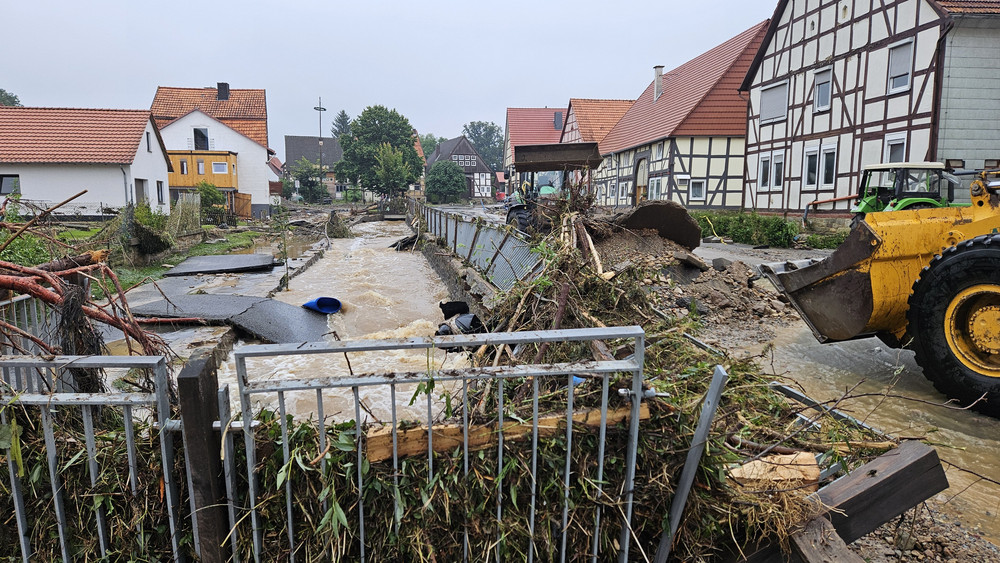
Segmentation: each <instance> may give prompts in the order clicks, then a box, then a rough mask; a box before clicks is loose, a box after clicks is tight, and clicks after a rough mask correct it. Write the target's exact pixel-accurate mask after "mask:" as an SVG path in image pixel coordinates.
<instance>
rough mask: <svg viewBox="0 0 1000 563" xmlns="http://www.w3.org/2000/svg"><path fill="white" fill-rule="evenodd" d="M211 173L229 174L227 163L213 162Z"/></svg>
mask: <svg viewBox="0 0 1000 563" xmlns="http://www.w3.org/2000/svg"><path fill="white" fill-rule="evenodd" d="M212 174H229V164H228V163H226V162H213V163H212Z"/></svg>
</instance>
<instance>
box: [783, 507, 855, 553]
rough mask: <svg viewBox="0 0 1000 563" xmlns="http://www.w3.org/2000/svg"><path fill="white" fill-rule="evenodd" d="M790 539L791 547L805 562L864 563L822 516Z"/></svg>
mask: <svg viewBox="0 0 1000 563" xmlns="http://www.w3.org/2000/svg"><path fill="white" fill-rule="evenodd" d="M791 539H792V549H793V550H794V551H795V553H796V554H798V556H799V557H801V558H802V561H804V562H805V563H864V559H862V558H861V557H860V556H859V555H858V554H856V553H854V552H853V551H851V550H850V548H848V547H847V544H846V543H844V540H843V539H841V537H840V536H838V535H837V530H836V529H835V528H834V527H833V524H831V523H830V521H829V520H827V519H826V518H823V517H819V518H816V519H814V520H812V521H811V522H809V524H807V525H806V527H805V528H803V529H802V531H800V532H798V533H796V534H794V535H792V538H791Z"/></svg>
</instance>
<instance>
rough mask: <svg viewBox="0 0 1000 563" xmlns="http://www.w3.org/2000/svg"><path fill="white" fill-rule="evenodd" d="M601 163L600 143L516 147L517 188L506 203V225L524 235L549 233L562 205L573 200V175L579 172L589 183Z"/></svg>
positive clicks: (515, 182)
mask: <svg viewBox="0 0 1000 563" xmlns="http://www.w3.org/2000/svg"><path fill="white" fill-rule="evenodd" d="M601 160H602V159H601V154H600V152H599V151H598V149H597V143H564V144H558V143H557V144H548V145H520V146H517V147H514V166H513V169H514V173H513V174H511V176H510V177H511V182H512V183H514V184H515V185H516V188H515V191H514V192H513V193H512V194H511V195H510V197H508V198H506V199H505V200H504V206H505V207H506V210H507V224H508V225H511V226H512V227H514V228H515V229H517V230H519V231H521V232H524V233H532V232H546V231H548V230H550V229H551V227H552V219H553V218H554V217H555V216H556V215H558V213H559V210H560V208H561V206H562V204H563V203H568V202H571V201H572V198H573V197H574V195H573V190H572V189H571V184H572V183H573V181H574V180H575V178H572V177H571V176H573V175H574V173H577V174H579V176H580V179H583V180H585V181H587V182H589V181H590V174H589V173H588V172H589V171H590V170H594V169H596V168H597V167H598V166H600V164H601ZM518 182H519V183H518ZM586 191H587V192H589V189H587V190H586ZM579 195H580V194H577V196H579Z"/></svg>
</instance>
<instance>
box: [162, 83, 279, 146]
mask: <svg viewBox="0 0 1000 563" xmlns="http://www.w3.org/2000/svg"><path fill="white" fill-rule="evenodd" d="M217 97H218V90H217V89H216V88H172V87H167V86H160V87H159V88H157V89H156V96H154V97H153V106H152V110H153V118H154V119H155V120H156V125H157V126H159V127H160V128H161V129H162V128H163V127H165V126H166V125H168V124H169V123H171V122H172V121H174V120H175V119H178V118H180V117H183V116H185V115H187V114H188V113H190V112H191V111H192V110H195V109H198V110H201V111H203V112H205V113H206V114H207V115H209V116H211V117H214V118H215V119H218V120H219V121H221V122H222V123H225V124H226V125H227V126H229V127H232V128H233V129H235V130H236V131H239V132H240V133H243V134H244V135H246V136H247V137H250V138H251V139H253V141H254V142H256V143H259V144H260V145H262V146H263V147H265V148H267V146H268V144H267V100H266V99H265V96H264V90H262V89H239V90H237V89H232V88H231V89H230V90H229V99H228V100H219V99H217Z"/></svg>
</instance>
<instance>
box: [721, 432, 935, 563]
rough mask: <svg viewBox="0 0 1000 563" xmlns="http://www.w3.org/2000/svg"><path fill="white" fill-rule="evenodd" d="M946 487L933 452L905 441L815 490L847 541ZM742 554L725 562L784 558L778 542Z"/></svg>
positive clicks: (771, 561) (772, 562)
mask: <svg viewBox="0 0 1000 563" xmlns="http://www.w3.org/2000/svg"><path fill="white" fill-rule="evenodd" d="M947 488H948V478H947V477H946V476H945V474H944V468H943V467H942V466H941V461H940V460H939V459H938V455H937V451H936V450H935V449H934V448H932V447H930V446H928V445H925V444H922V443H920V442H917V441H907V442H903V443H902V444H900V446H899V447H898V448H896V449H894V450H892V451H890V452H886V453H884V454H882V455H881V456H879V457H877V458H875V459H873V460H872V461H870V462H869V463H866V464H865V465H863V466H861V467H859V468H858V469H855V470H854V471H852V472H851V473H850V474H848V475H845V476H844V477H841V478H840V479H837V480H836V481H834V482H833V483H830V484H829V485H827V486H826V487H823V488H822V489H820V490H819V492H817V493H816V495H818V497H819V499H820V501H821V502H822V503H823V505H824V506H827V507H829V508H830V509H831V512H830V513H829V518H830V522H831V523H832V525H833V527H834V528H835V529H836V530H837V534H838V535H839V536H840V537H841V539H843V540H844V542H845V543H851V542H853V541H854V540H856V539H858V538H860V537H862V536H864V535H867V534H869V533H871V532H873V531H874V530H875V529H876V528H878V527H879V526H881V525H882V524H884V523H886V522H888V521H889V520H892V519H893V518H895V517H897V516H899V515H900V514H902V513H904V512H906V511H907V510H909V509H910V508H912V507H914V506H916V505H917V504H919V503H921V502H923V501H925V500H927V499H929V498H931V497H932V496H934V495H936V494H938V493H939V492H941V491H943V490H945V489H947ZM743 553H744V554H746V557H745V558H743V557H742V556H741V555H739V554H733V555H732V556H731V557H730V558H727V559H725V560H728V561H748V562H753V563H764V562H767V563H778V562H785V561H787V556H786V555H785V554H783V553H782V552H781V549H780V548H779V546H778V545H777V544H766V545H760V546H756V547H754V546H748V547H744V548H743Z"/></svg>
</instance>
